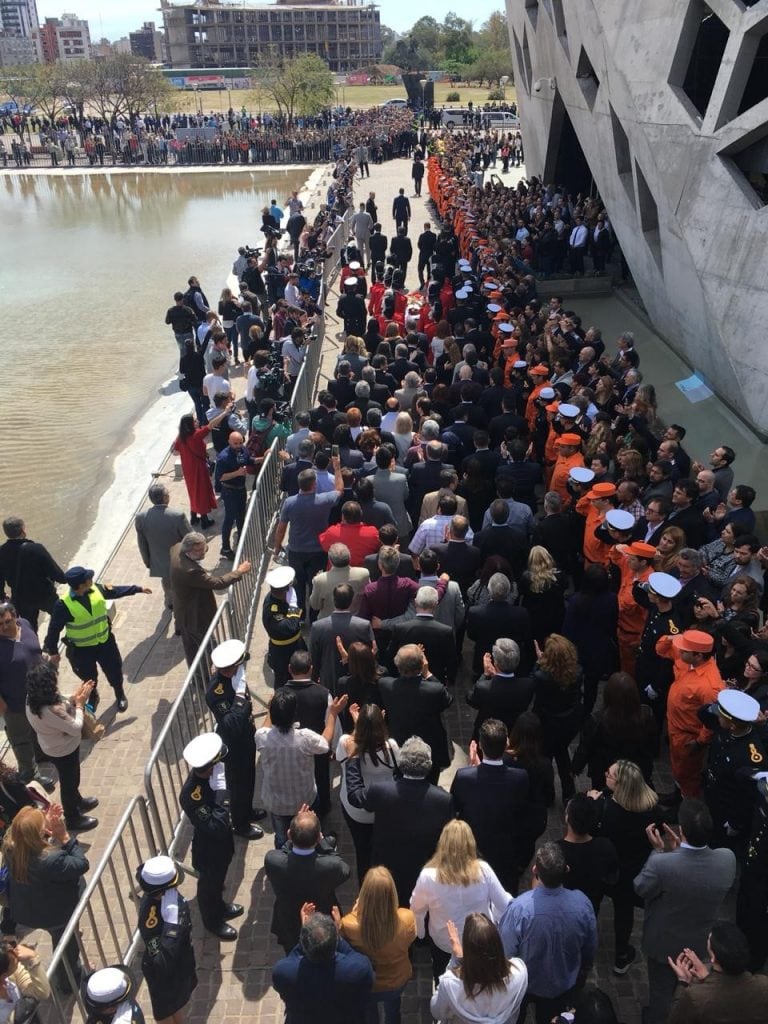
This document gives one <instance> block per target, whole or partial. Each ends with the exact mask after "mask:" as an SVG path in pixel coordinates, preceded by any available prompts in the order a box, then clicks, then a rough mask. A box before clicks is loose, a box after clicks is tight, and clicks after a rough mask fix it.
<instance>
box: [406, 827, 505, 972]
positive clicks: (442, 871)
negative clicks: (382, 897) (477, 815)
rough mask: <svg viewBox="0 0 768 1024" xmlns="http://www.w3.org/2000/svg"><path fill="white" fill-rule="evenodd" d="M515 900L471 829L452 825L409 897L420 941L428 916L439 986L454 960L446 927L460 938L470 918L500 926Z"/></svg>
mask: <svg viewBox="0 0 768 1024" xmlns="http://www.w3.org/2000/svg"><path fill="white" fill-rule="evenodd" d="M511 900H512V897H511V896H510V894H509V893H508V892H507V891H506V890H505V889H504V887H503V886H502V884H501V882H500V881H499V880H498V878H497V877H496V875H495V873H494V871H493V869H492V868H491V867H490V866H489V865H488V864H486V862H485V861H484V860H480V859H479V858H478V856H477V844H476V843H475V837H474V836H473V835H472V829H471V828H470V827H469V825H468V824H467V823H466V822H465V821H457V820H456V821H449V822H448V824H447V825H446V826H445V828H444V829H443V831H442V833H441V835H440V839H439V840H438V843H437V849H436V850H435V855H434V856H433V857H432V859H431V860H430V861H428V862H427V863H426V864H425V866H424V867H423V868H422V870H421V874H420V875H419V877H418V879H417V880H416V886H415V888H414V890H413V893H412V894H411V910H412V911H413V913H414V914H415V916H416V929H417V934H418V936H419V938H423V937H424V934H425V920H426V917H427V915H429V941H430V946H431V949H432V973H433V975H434V979H435V981H436V982H437V981H438V979H439V978H440V976H441V975H442V974H443V972H444V971H445V969H446V967H447V966H448V961H449V960H450V958H451V939H450V936H449V934H448V922H449V921H452V922H453V923H454V924H455V926H456V930H457V931H458V932H459V933H461V931H462V929H463V927H464V919H465V918H466V916H467V914H472V913H480V914H487V915H488V916H489V917H490V918H491V919H492V920H494V921H498V920H499V918H500V917H501V915H502V914H503V913H504V911H505V909H506V907H507V904H508V903H510V901H511Z"/></svg>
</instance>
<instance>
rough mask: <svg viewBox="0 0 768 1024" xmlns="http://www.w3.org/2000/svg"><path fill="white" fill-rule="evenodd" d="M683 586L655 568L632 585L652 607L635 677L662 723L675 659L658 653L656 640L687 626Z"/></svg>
mask: <svg viewBox="0 0 768 1024" xmlns="http://www.w3.org/2000/svg"><path fill="white" fill-rule="evenodd" d="M681 589H682V584H681V583H680V580H678V579H676V578H675V577H674V576H670V575H669V573H666V572H652V573H651V575H650V576H649V577H648V579H647V580H646V582H645V583H642V582H637V583H635V584H634V586H633V587H632V597H633V598H634V600H635V601H636V602H637V604H639V605H640V606H641V607H642V608H647V609H648V617H647V618H646V620H645V626H644V627H643V632H642V634H641V636H640V646H639V649H638V655H637V661H636V662H635V681H636V682H637V685H638V687H639V689H640V691H641V699H642V700H643V702H644V703H645V704H649V705H650V706H651V708H652V710H653V714H654V717H655V718H656V722H657V723H658V725H659V727H661V726H662V725H663V723H664V715H665V712H666V707H667V693H668V692H669V688H670V686H671V685H672V679H673V677H674V663H673V662H672V661H671V660H670V659H669V658H662V657H660V656H659V655H658V654H657V653H656V643H657V642H658V640H660V639H661V637H663V636H676V635H677V634H678V633H681V632H682V631H683V630H684V629H685V624H684V621H683V615H682V613H681V612H680V610H679V609H677V608H676V607H675V603H674V601H675V598H676V597H677V595H678V594H679V593H680V591H681Z"/></svg>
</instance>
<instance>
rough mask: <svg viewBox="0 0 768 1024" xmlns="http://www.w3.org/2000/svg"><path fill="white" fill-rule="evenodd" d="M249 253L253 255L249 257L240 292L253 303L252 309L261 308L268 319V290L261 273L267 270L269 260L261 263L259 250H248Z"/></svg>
mask: <svg viewBox="0 0 768 1024" xmlns="http://www.w3.org/2000/svg"><path fill="white" fill-rule="evenodd" d="M248 252H253V255H249V256H248V266H247V267H246V269H245V270H244V271H243V276H242V277H241V278H240V290H241V291H242V293H243V298H244V299H245V300H246V301H247V302H250V303H251V307H252V308H254V307H255V306H259V307H260V309H261V311H262V314H263V316H264V317H266V316H267V312H268V306H267V288H266V285H265V284H264V278H263V277H262V276H261V272H262V271H263V270H265V269H266V267H267V260H266V259H262V260H261V262H260V261H259V259H258V256H257V253H258V252H260V250H259V249H256V250H248Z"/></svg>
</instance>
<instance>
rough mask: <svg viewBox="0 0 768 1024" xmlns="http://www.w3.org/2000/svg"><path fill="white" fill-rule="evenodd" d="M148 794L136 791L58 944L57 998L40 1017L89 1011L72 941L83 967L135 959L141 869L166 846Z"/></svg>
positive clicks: (51, 1021) (48, 1021)
mask: <svg viewBox="0 0 768 1024" xmlns="http://www.w3.org/2000/svg"><path fill="white" fill-rule="evenodd" d="M161 848H162V847H161V844H160V842H159V841H158V839H157V838H156V836H155V833H154V830H153V828H152V823H151V821H150V817H149V814H148V810H147V804H146V801H145V799H144V797H143V796H135V797H134V798H133V799H132V800H131V802H130V803H129V804H128V806H127V807H126V809H125V813H124V814H123V816H122V818H121V819H120V822H119V823H118V825H117V828H116V829H115V831H114V833H113V835H112V838H111V839H110V841H109V843H108V844H107V848H106V850H105V851H104V854H103V855H102V858H101V860H100V861H99V863H98V864H97V866H96V868H95V869H94V871H93V872H92V874H91V878H90V881H89V882H88V884H87V885H86V887H85V891H84V892H83V895H82V897H81V898H80V902H79V903H78V905H77V906H76V907H75V910H74V912H73V914H72V916H71V917H70V919H69V923H68V924H67V927H66V928H65V929H64V933H63V935H62V936H61V939H60V940H59V943H58V945H57V947H56V949H55V950H54V953H53V957H52V959H51V963H50V966H49V967H48V977H49V979H51V981H52V984H51V999H50V1002H46V1003H43V1004H41V1005H40V1007H39V1008H38V1010H37V1018H38V1020H41V1021H44V1022H45V1024H65V1022H69V1021H72V1020H82V1021H84V1020H85V1019H86V1017H87V1013H86V1011H85V1006H84V1005H83V1002H82V999H81V998H80V992H79V985H78V980H77V978H76V977H75V976H74V973H73V964H72V961H73V960H74V956H70V957H68V956H67V947H68V946H69V945H70V943H75V944H76V945H77V948H78V951H79V954H80V962H81V964H82V965H83V968H84V969H85V968H89V969H94V970H95V969H98V968H101V967H106V966H108V965H109V964H116V963H130V961H131V960H132V958H133V957H134V955H135V953H136V949H137V947H138V944H139V933H138V930H137V927H136V923H137V920H138V903H139V900H140V898H141V890H140V889H139V887H138V885H137V883H136V878H135V874H136V869H137V867H138V866H139V864H141V863H143V862H144V861H145V860H147V859H148V858H149V857H154V856H155V855H156V854H157V853H159V852H160V850H161ZM57 977H58V979H60V981H62V982H63V979H64V977H66V979H67V981H68V982H69V985H70V987H71V989H72V991H73V993H74V995H75V998H74V1003H73V1002H72V1000H71V999H70V998H69V997H67V996H65V995H64V994H63V993H62V992H60V991H59V988H58V986H57V985H56V984H55V979H56V978H57Z"/></svg>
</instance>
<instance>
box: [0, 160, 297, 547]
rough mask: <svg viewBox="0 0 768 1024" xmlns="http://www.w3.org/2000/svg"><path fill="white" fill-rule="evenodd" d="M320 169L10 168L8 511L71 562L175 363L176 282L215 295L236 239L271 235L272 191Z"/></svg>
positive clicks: (6, 188) (5, 248)
mask: <svg viewBox="0 0 768 1024" xmlns="http://www.w3.org/2000/svg"><path fill="white" fill-rule="evenodd" d="M308 174H309V172H308V171H307V170H306V169H305V170H300V169H296V170H290V171H285V172H282V171H265V172H258V171H254V172H246V173H235V174H227V173H221V174H211V173H208V174H205V173H200V174H198V173H189V174H174V173H173V172H168V173H167V174H166V173H161V174H106V175H93V176H88V175H78V176H74V177H42V176H41V177H33V176H32V175H27V176H22V177H17V176H11V175H8V176H4V177H3V178H2V180H1V181H0V324H1V325H2V337H1V338H0V407H1V408H2V409H3V413H4V421H5V442H4V444H2V445H1V446H0V518H4V517H5V516H6V515H9V514H16V515H21V516H22V517H23V518H24V519H25V520H26V522H27V529H28V533H29V535H30V536H32V537H34V538H35V539H37V540H40V541H43V542H44V543H45V544H47V545H48V546H49V547H50V549H51V551H52V552H53V553H55V555H56V556H57V557H58V558H59V559H60V560H61V561H66V560H67V558H68V557H70V556H71V555H72V554H73V553H74V552H75V551H76V550H77V547H78V545H79V543H80V542H81V540H82V539H83V537H84V535H85V533H86V531H87V529H88V527H89V526H90V524H91V522H92V520H93V517H94V514H95V510H96V507H97V505H98V499H99V497H100V496H101V494H102V493H103V492H104V491H105V490H106V488H107V486H108V485H109V483H110V480H111V465H112V460H113V458H114V455H115V454H116V452H117V451H118V450H119V449H120V448H122V447H124V446H125V445H126V443H128V442H129V441H130V438H131V425H132V423H134V422H135V421H136V420H137V418H138V417H139V416H140V415H141V414H142V413H143V412H145V411H146V410H147V408H148V407H149V406H150V404H151V403H152V402H154V401H155V400H156V399H157V398H158V393H159V387H160V385H161V384H162V382H163V381H164V380H166V379H167V378H168V377H169V375H171V374H172V373H173V372H174V370H175V368H176V365H177V356H178V353H177V349H176V343H175V341H174V340H173V335H172V333H171V331H170V328H168V327H166V326H165V324H164V322H163V321H164V318H165V312H166V309H167V308H168V306H170V305H171V304H172V302H173V298H172V296H173V292H174V291H176V290H177V289H180V290H182V291H184V290H185V289H186V284H185V282H186V280H187V278H188V277H189V275H190V274H196V275H197V276H198V277H199V278H200V281H201V284H202V286H203V289H204V290H205V292H206V294H207V296H208V300H209V302H210V303H211V304H212V305H213V304H214V302H215V301H217V300H218V297H219V294H220V291H221V288H222V287H223V285H224V283H225V278H226V275H227V274H228V273H229V270H230V269H231V265H232V262H233V260H234V259H235V257H236V256H237V247H238V246H239V245H242V244H244V243H249V244H254V245H258V244H261V241H262V239H263V236H262V235H261V234H260V232H259V230H258V229H259V226H260V224H261V213H260V211H261V208H262V207H263V205H264V204H265V202H268V201H269V200H270V199H271V198H273V197H274V198H276V199H277V200H278V203H282V202H283V201H284V200H285V198H286V196H288V195H289V194H290V192H291V190H292V189H294V188H300V187H301V186H302V184H303V183H304V181H305V180H306V178H307V177H308ZM147 468H148V469H154V468H155V467H154V466H152V467H147ZM1 539H3V538H1V537H0V540H1ZM116 539H117V538H116Z"/></svg>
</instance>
